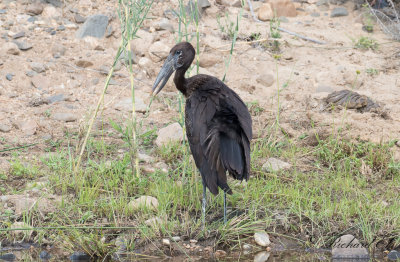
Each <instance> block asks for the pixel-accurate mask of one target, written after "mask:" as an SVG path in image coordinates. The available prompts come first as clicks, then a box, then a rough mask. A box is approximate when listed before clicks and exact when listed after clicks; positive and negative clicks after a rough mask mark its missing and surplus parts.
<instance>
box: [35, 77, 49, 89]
mask: <svg viewBox="0 0 400 262" xmlns="http://www.w3.org/2000/svg"><path fill="white" fill-rule="evenodd" d="M31 83H32V85H33V86H34V87H36V88H37V89H39V90H45V89H48V88H49V86H50V81H49V79H48V78H47V77H45V76H42V75H34V76H33V77H32V79H31Z"/></svg>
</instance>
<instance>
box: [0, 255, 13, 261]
mask: <svg viewBox="0 0 400 262" xmlns="http://www.w3.org/2000/svg"><path fill="white" fill-rule="evenodd" d="M15 259H16V257H15V255H14V254H13V253H6V254H4V255H0V260H5V261H14V260H15Z"/></svg>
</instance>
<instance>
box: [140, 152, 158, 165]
mask: <svg viewBox="0 0 400 262" xmlns="http://www.w3.org/2000/svg"><path fill="white" fill-rule="evenodd" d="M138 158H139V161H140V162H145V163H151V162H153V161H154V158H153V157H152V156H149V155H146V154H142V153H138Z"/></svg>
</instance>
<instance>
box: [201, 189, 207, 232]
mask: <svg viewBox="0 0 400 262" xmlns="http://www.w3.org/2000/svg"><path fill="white" fill-rule="evenodd" d="M206 190H207V188H206V183H205V182H204V181H203V202H202V203H201V220H202V224H203V225H202V226H203V230H204V227H205V224H206V204H207V199H206V193H207V192H206Z"/></svg>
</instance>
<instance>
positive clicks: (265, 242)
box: [254, 231, 271, 247]
mask: <svg viewBox="0 0 400 262" xmlns="http://www.w3.org/2000/svg"><path fill="white" fill-rule="evenodd" d="M254 241H256V243H257V245H259V246H262V247H267V246H269V245H271V241H270V240H269V235H268V234H267V233H266V232H265V231H259V232H255V233H254Z"/></svg>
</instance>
